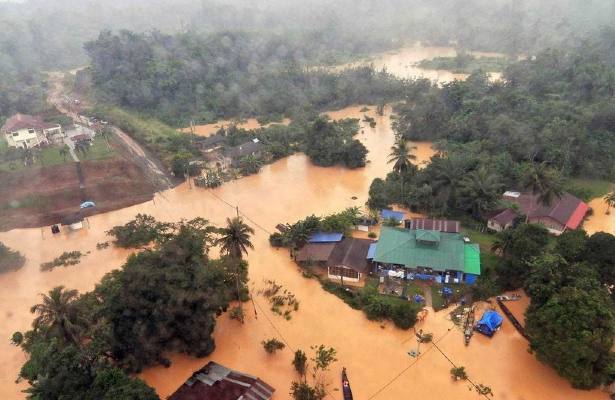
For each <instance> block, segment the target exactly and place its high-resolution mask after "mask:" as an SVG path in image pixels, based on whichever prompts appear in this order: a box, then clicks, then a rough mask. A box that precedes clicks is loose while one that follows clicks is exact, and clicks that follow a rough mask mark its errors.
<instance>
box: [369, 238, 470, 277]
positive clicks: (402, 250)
mask: <svg viewBox="0 0 615 400" xmlns="http://www.w3.org/2000/svg"><path fill="white" fill-rule="evenodd" d="M374 263H375V264H376V267H377V268H378V269H381V270H391V269H396V268H397V269H399V268H403V269H405V270H406V277H409V278H410V279H414V278H415V277H417V278H420V279H434V280H436V281H437V282H443V283H453V282H458V283H461V282H466V283H468V284H472V283H474V282H475V281H476V278H477V276H479V275H480V248H479V247H478V244H475V243H470V242H469V241H468V240H467V239H465V238H464V237H463V236H462V235H461V234H459V233H452V232H441V231H436V230H425V229H414V230H410V229H401V228H393V227H387V226H383V227H382V230H381V231H380V238H379V239H378V244H377V246H376V252H375V254H374Z"/></svg>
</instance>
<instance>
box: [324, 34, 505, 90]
mask: <svg viewBox="0 0 615 400" xmlns="http://www.w3.org/2000/svg"><path fill="white" fill-rule="evenodd" d="M471 53H472V54H473V55H475V56H476V57H501V56H503V55H502V54H499V53H486V52H479V51H475V52H471ZM456 55H457V52H456V50H455V49H454V48H453V47H437V46H422V45H420V44H416V45H414V46H409V47H403V48H401V49H397V50H392V51H389V52H385V53H381V54H375V55H373V56H372V57H370V58H368V59H365V60H362V61H358V62H352V63H348V64H343V65H340V66H337V67H336V69H343V68H346V67H356V66H360V65H369V64H372V65H373V66H374V67H375V68H376V69H377V70H380V69H382V68H386V70H387V71H388V72H389V73H391V74H393V75H395V76H397V77H400V78H427V79H429V80H431V81H436V82H438V83H446V82H451V81H454V80H455V79H458V80H464V79H466V78H467V77H468V76H469V75H468V74H455V73H453V72H451V71H448V70H436V69H424V68H419V67H417V66H416V64H417V63H418V62H420V61H422V60H432V59H434V58H436V57H455V56H456ZM489 75H490V79H492V80H498V79H500V78H501V77H502V74H501V73H499V72H490V73H489Z"/></svg>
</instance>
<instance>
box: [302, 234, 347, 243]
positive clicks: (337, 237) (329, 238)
mask: <svg viewBox="0 0 615 400" xmlns="http://www.w3.org/2000/svg"><path fill="white" fill-rule="evenodd" d="M343 237H344V234H343V233H341V232H314V233H312V234H311V235H310V238H309V240H308V242H310V243H335V242H341V241H342V239H343Z"/></svg>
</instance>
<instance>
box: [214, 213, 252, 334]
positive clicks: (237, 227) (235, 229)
mask: <svg viewBox="0 0 615 400" xmlns="http://www.w3.org/2000/svg"><path fill="white" fill-rule="evenodd" d="M220 234H221V236H220V237H219V238H218V239H217V241H216V243H217V244H218V245H220V250H221V251H222V252H223V253H226V255H227V256H229V257H230V258H231V259H233V260H234V264H235V267H236V271H235V277H236V280H235V283H236V286H237V300H238V301H239V307H240V308H241V287H240V284H239V277H240V275H241V271H240V267H241V259H242V257H243V255H244V254H248V249H249V248H250V249H253V248H254V245H253V244H252V242H251V241H250V236H251V235H253V234H254V229H252V228H251V227H250V226H249V225H247V224H246V223H244V222H243V220H242V219H241V218H240V217H235V218H233V219H230V218H227V219H226V228H222V229H220ZM242 315H243V314H242ZM241 323H243V318H242V319H241Z"/></svg>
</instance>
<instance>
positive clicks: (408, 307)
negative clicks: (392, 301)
mask: <svg viewBox="0 0 615 400" xmlns="http://www.w3.org/2000/svg"><path fill="white" fill-rule="evenodd" d="M418 310H419V306H418V305H417V304H415V303H412V302H409V301H406V302H403V303H402V302H400V303H398V304H396V305H394V306H393V307H392V314H391V319H392V320H393V322H394V323H395V326H397V327H398V328H401V329H410V328H411V327H412V326H414V324H415V323H416V314H417V312H418Z"/></svg>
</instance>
